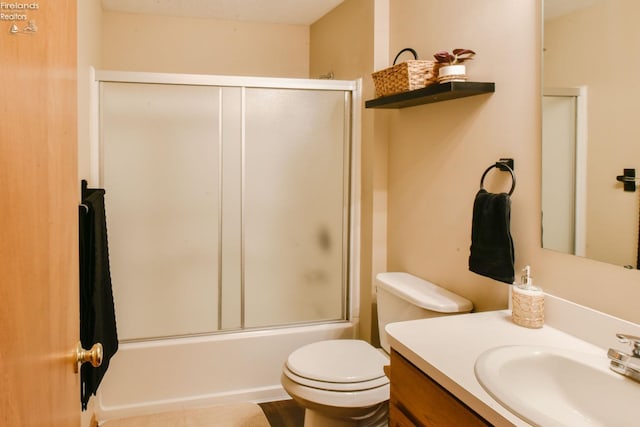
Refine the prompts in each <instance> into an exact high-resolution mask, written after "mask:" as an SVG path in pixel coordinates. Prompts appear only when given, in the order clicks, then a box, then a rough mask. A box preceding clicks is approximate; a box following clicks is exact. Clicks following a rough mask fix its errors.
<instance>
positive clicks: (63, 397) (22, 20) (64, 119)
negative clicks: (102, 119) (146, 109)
mask: <svg viewBox="0 0 640 427" xmlns="http://www.w3.org/2000/svg"><path fill="white" fill-rule="evenodd" d="M0 9H1V10H0V12H1V13H2V14H3V15H2V16H1V17H0V425H2V426H36V425H38V426H65V427H68V426H79V425H80V399H79V383H80V381H79V376H78V375H76V374H74V372H73V364H72V357H73V350H74V347H75V344H76V343H77V341H78V336H79V330H78V317H79V316H78V237H77V233H78V231H77V230H78V224H77V221H78V207H77V206H78V195H79V183H78V178H77V154H76V145H77V142H76V137H77V135H76V134H77V131H76V121H77V119H76V93H77V87H76V85H77V83H76V74H77V71H76V0H40V1H35V2H17V3H16V2H2V3H1V4H0Z"/></svg>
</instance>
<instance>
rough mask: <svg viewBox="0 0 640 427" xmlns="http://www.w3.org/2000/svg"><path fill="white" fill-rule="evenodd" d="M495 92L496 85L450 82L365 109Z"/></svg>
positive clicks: (372, 103)
mask: <svg viewBox="0 0 640 427" xmlns="http://www.w3.org/2000/svg"><path fill="white" fill-rule="evenodd" d="M493 92H495V83H483V82H449V83H441V84H433V85H431V86H427V87H424V88H422V89H416V90H412V91H409V92H402V93H396V94H393V95H388V96H381V97H380V98H376V99H371V100H368V101H366V102H365V108H405V107H414V106H416V105H422V104H431V103H433V102H441V101H447V100H449V99H456V98H464V97H467V96H475V95H482V94H485V93H493Z"/></svg>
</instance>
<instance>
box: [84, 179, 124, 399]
mask: <svg viewBox="0 0 640 427" xmlns="http://www.w3.org/2000/svg"><path fill="white" fill-rule="evenodd" d="M104 194H105V192H104V190H102V189H87V190H86V194H85V195H83V197H84V198H83V200H82V204H83V205H84V206H86V209H84V207H81V209H80V342H81V343H82V347H83V348H87V349H88V348H91V346H92V345H93V344H95V343H98V342H99V343H102V347H103V351H104V355H103V360H102V365H101V366H99V367H98V368H94V367H93V366H91V364H89V363H85V364H83V365H82V367H81V368H80V383H81V387H80V400H81V403H82V409H83V410H85V409H86V408H87V402H89V398H90V397H91V395H92V394H93V395H95V394H96V391H97V390H98V386H99V385H100V382H101V381H102V377H103V376H104V374H105V372H106V371H107V368H108V367H109V360H110V359H111V357H112V356H113V355H114V354H115V353H116V352H117V351H118V332H117V329H116V317H115V310H114V304H113V291H112V288H111V273H110V270H109V249H108V242H107V222H106V217H105V207H104Z"/></svg>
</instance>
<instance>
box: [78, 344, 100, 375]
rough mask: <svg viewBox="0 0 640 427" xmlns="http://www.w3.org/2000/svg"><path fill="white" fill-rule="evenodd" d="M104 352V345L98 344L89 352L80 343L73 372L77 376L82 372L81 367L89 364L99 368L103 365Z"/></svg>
mask: <svg viewBox="0 0 640 427" xmlns="http://www.w3.org/2000/svg"><path fill="white" fill-rule="evenodd" d="M103 355H104V351H103V350H102V344H100V343H96V344H94V345H93V346H92V347H91V348H90V349H89V350H85V349H84V348H82V343H81V342H80V341H78V345H77V346H76V352H75V361H74V364H73V371H74V372H75V373H76V374H77V373H78V372H79V371H80V365H82V364H83V363H86V362H89V363H91V366H93V367H94V368H97V367H98V366H100V365H102V357H103Z"/></svg>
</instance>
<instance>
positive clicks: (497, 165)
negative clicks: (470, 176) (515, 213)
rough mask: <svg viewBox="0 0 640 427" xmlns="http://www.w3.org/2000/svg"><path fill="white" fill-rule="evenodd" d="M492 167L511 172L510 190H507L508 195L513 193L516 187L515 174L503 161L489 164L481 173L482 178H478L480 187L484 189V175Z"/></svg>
mask: <svg viewBox="0 0 640 427" xmlns="http://www.w3.org/2000/svg"><path fill="white" fill-rule="evenodd" d="M493 168H499V169H500V170H503V171H507V172H509V173H510V174H511V181H512V182H511V190H509V195H512V194H513V190H515V189H516V174H515V173H514V172H513V169H511V168H510V167H509V165H507V164H506V163H505V162H496V163H494V164H493V165H491V166H489V167H488V168H487V170H486V171H484V173H483V174H482V178H480V189H481V190H484V177H485V176H487V174H488V173H489V171H490V170H491V169H493Z"/></svg>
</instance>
